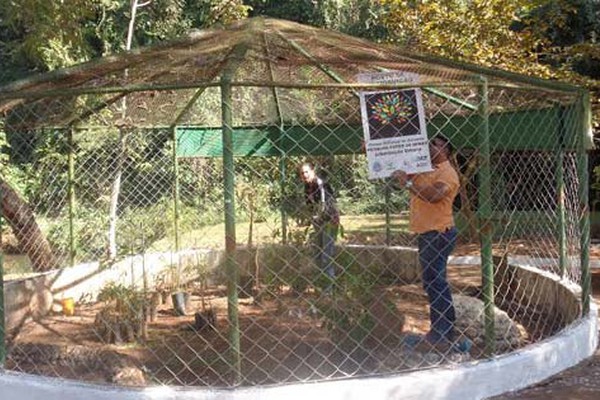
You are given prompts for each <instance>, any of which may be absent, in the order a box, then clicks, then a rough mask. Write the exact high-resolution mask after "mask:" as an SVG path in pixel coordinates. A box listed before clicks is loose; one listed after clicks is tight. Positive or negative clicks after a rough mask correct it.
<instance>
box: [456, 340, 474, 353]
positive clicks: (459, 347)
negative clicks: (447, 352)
mask: <svg viewBox="0 0 600 400" xmlns="http://www.w3.org/2000/svg"><path fill="white" fill-rule="evenodd" d="M471 347H473V342H471V341H470V340H469V339H467V338H461V339H459V340H458V341H456V342H455V343H454V346H452V349H453V350H455V351H457V352H459V353H468V352H469V351H471Z"/></svg>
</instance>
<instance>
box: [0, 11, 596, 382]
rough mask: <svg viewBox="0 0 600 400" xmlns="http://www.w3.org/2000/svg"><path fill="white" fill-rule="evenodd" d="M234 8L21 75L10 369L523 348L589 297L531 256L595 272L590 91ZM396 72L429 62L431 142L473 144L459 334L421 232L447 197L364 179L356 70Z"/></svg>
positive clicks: (375, 369)
mask: <svg viewBox="0 0 600 400" xmlns="http://www.w3.org/2000/svg"><path fill="white" fill-rule="evenodd" d="M284 28H285V29H284ZM237 29H240V30H237V31H235V35H233V36H232V37H228V39H227V40H228V42H227V43H228V44H227V45H226V46H225V45H223V46H221V44H220V42H219V40H218V38H216V37H214V36H211V35H212V34H210V35H208V36H206V41H204V42H201V43H197V42H195V41H194V40H192V39H189V40H188V41H183V42H181V43H179V44H178V45H177V46H176V47H174V48H173V49H171V50H170V51H167V50H165V49H162V48H159V49H158V50H156V51H157V52H156V53H152V52H150V53H148V54H151V55H154V56H156V58H155V59H153V61H152V63H150V64H144V63H143V62H142V61H143V55H144V54H145V53H143V52H142V53H140V54H137V55H134V54H130V55H127V56H126V59H124V60H122V61H123V64H121V63H118V62H116V61H115V60H113V61H111V62H108V61H106V62H105V63H102V62H101V63H100V64H99V66H98V67H102V68H104V69H106V70H107V71H103V70H102V71H100V70H94V71H87V70H85V69H83V70H76V71H74V72H73V74H74V75H73V76H72V82H74V83H75V82H78V83H79V84H83V83H86V82H87V84H89V85H92V86H93V90H92V88H91V87H90V86H87V87H84V88H80V89H81V92H79V93H75V92H69V93H57V92H52V93H46V94H44V95H41V94H39V93H37V94H36V95H35V96H34V95H32V94H31V93H29V94H22V93H21V95H19V94H18V93H16V94H15V93H11V94H10V95H6V96H8V97H7V100H6V99H5V102H4V103H1V104H2V107H3V108H2V109H3V110H4V111H5V112H6V118H5V119H4V126H3V131H2V132H0V133H1V134H2V138H5V140H6V145H4V147H3V149H2V155H3V156H5V157H4V158H1V159H0V161H1V162H2V166H3V173H2V179H1V181H0V183H1V184H2V187H1V190H2V196H3V207H4V209H3V214H4V217H5V218H4V221H6V223H4V224H3V225H2V229H3V232H2V233H3V234H2V251H3V253H7V254H6V257H5V259H6V260H8V261H5V262H4V263H3V265H4V269H5V270H7V272H8V280H5V283H4V285H5V293H7V292H9V293H10V296H8V295H7V296H6V299H7V303H6V305H5V307H4V312H5V315H6V321H7V323H6V327H5V330H4V331H5V333H6V334H7V335H6V336H7V350H8V355H7V358H6V364H5V366H6V368H8V369H11V370H15V371H22V372H28V373H34V374H42V375H51V376H58V377H62V378H73V379H83V380H90V381H97V382H111V383H116V384H120V385H155V384H171V385H183V386H191V385H199V386H210V387H229V386H238V385H271V384H278V383H282V382H296V381H309V380H310V381H315V380H324V379H330V378H341V377H352V376H367V375H369V376H370V375H381V374H388V373H396V372H403V371H410V370H415V369H423V368H430V367H432V366H438V365H447V364H452V363H459V362H462V361H466V360H471V359H477V358H485V357H487V356H491V355H494V354H500V353H503V352H507V351H510V350H514V349H517V348H520V347H522V346H524V345H526V344H528V343H531V342H534V341H537V340H540V339H543V338H546V337H548V336H549V335H552V334H554V333H555V332H557V331H559V330H561V329H563V328H564V327H565V326H567V325H568V324H569V323H571V322H573V320H574V318H575V316H576V315H579V314H580V312H581V310H580V305H579V304H578V303H577V300H574V301H573V300H572V299H571V302H574V304H573V305H572V306H570V305H569V306H563V307H562V308H561V307H558V306H557V305H556V304H557V300H556V299H557V298H559V299H561V300H559V301H563V298H564V299H568V298H569V297H568V296H569V294H568V293H567V292H561V291H560V290H558V289H553V286H551V285H549V284H548V283H547V280H544V279H541V278H539V279H538V278H536V276H537V275H535V276H528V275H526V274H527V273H528V272H527V271H533V270H535V271H537V272H536V273H539V274H541V276H544V277H553V279H554V278H556V279H563V280H564V281H565V282H569V283H574V284H582V281H583V279H582V277H583V276H584V273H585V271H583V270H582V267H583V266H582V264H581V262H580V255H581V253H582V251H583V250H584V249H582V247H581V243H582V241H581V237H582V235H583V232H582V229H581V226H582V225H581V218H582V216H583V215H584V213H583V212H582V204H581V189H580V187H581V185H582V180H583V179H582V178H581V173H578V172H577V169H578V168H580V165H581V161H580V160H579V158H580V157H581V155H579V156H578V154H577V153H576V151H577V150H578V148H579V147H578V146H579V145H580V142H579V141H580V140H581V139H579V135H580V131H581V126H580V121H581V115H580V112H581V111H580V109H579V108H577V103H576V101H578V100H579V98H578V97H577V96H575V95H571V94H568V93H566V94H565V92H560V91H555V90H546V91H544V89H541V88H539V87H538V88H536V89H535V90H534V89H533V87H528V86H527V85H521V84H510V85H509V84H508V83H509V82H507V81H506V79H505V78H503V79H490V80H489V88H488V86H487V83H486V84H484V83H485V82H483V81H481V80H479V78H478V77H474V76H473V74H472V72H470V71H467V70H460V69H452V68H449V67H444V66H440V65H434V64H425V63H422V62H420V61H419V62H417V61H415V60H414V59H411V58H410V57H408V56H401V55H397V54H396V53H385V52H384V50H383V49H377V50H376V49H375V48H374V47H371V46H374V45H370V44H367V43H365V42H362V41H356V40H354V39H352V40H351V42H350V43H352V46H351V47H349V48H350V50H347V48H346V47H340V46H339V43H340V42H339V41H340V40H342V37H341V36H340V35H338V34H331V33H327V34H323V35H320V36H318V37H313V36H309V37H307V36H303V33H302V32H303V31H302V29H300V28H298V27H296V26H295V25H292V26H291V27H287V28H286V26H280V25H279V23H274V24H273V25H269V26H268V29H267V30H266V31H264V32H262V33H261V34H260V35H256V40H253V41H244V40H246V38H247V34H246V33H244V32H243V30H241V28H239V27H238V28H237ZM286 29H288V30H286ZM311 29H312V28H311ZM252 32H253V33H254V34H255V33H256V32H254V31H252ZM310 32H312V30H310ZM284 33H285V34H284ZM236 35H237V36H236ZM238 36H239V37H238ZM309 38H310V40H309ZM238 40H242V45H239V42H237V41H238ZM349 40H350V39H349ZM315 43H317V44H318V46H317V45H316V44H315ZM231 48H233V50H231ZM194 49H195V51H197V52H199V53H194V52H193V51H192V50H194ZM290 49H294V51H293V52H291V51H290ZM386 51H387V50H386ZM203 52H205V53H203ZM340 52H342V53H343V54H346V52H349V53H348V54H346V56H347V57H350V54H354V55H353V56H352V57H350V58H352V61H351V62H347V63H343V64H342V63H340V62H339V58H338V57H337V56H340V54H342V53H340ZM198 54H201V55H198ZM202 54H203V55H202ZM332 55H336V57H332ZM365 57H366V58H367V59H366V60H365ZM127 60H128V62H125V61H127ZM336 60H337V61H336ZM134 61H135V62H134ZM137 62H139V63H140V65H143V68H142V67H140V69H136V67H135V65H136V63H137ZM213 62H217V63H218V64H219V66H218V67H216V66H214V65H213V64H212V63H213ZM161 63H166V64H168V65H169V68H170V69H169V70H168V71H163V72H162V73H161V72H160V71H158V70H156V71H155V72H154V73H153V74H150V75H151V77H150V79H151V80H150V81H148V82H153V81H154V82H155V85H156V86H155V87H140V86H139V85H141V84H148V82H147V81H146V80H145V78H144V77H145V76H150V75H148V73H149V71H151V70H154V69H159V67H160V65H161ZM193 65H196V66H198V67H199V68H200V67H201V68H200V69H201V70H202V72H197V74H198V75H196V73H193V74H192V75H193V76H189V77H188V78H189V79H190V80H189V81H186V80H185V76H187V75H186V74H187V72H186V71H187V70H188V69H189V68H190V66H193ZM125 67H126V73H125V72H124V70H123V69H119V68H125ZM390 69H391V70H405V71H410V72H413V73H417V74H421V75H422V82H419V83H417V84H415V85H416V86H418V87H419V88H420V89H421V91H422V96H423V98H422V100H423V109H424V112H425V115H424V120H425V124H426V130H427V134H428V137H429V140H430V142H432V143H433V142H434V141H435V138H436V137H438V135H440V134H441V135H444V136H445V137H446V138H447V139H448V140H449V143H450V144H451V145H452V147H454V149H455V151H453V152H452V154H451V156H450V157H449V158H450V164H449V165H450V167H449V168H452V169H453V170H454V171H456V174H457V180H458V184H457V191H456V199H455V200H454V201H453V204H452V212H453V214H454V219H453V221H454V224H453V225H455V227H456V232H457V242H456V246H453V248H452V249H449V248H448V249H447V251H446V249H444V250H443V251H445V252H450V250H451V254H452V257H450V260H449V264H448V266H447V268H446V267H445V266H444V268H442V270H441V272H442V274H443V275H444V276H443V280H444V281H445V280H447V281H448V282H449V288H450V292H451V303H450V304H451V306H452V309H453V312H452V314H453V315H454V316H453V317H452V321H446V322H448V323H450V325H451V326H452V328H453V336H452V338H451V339H452V340H449V341H441V342H435V341H431V340H430V338H431V336H430V335H429V336H428V334H427V333H428V332H430V331H431V330H432V327H431V318H430V316H431V315H432V314H431V308H432V304H433V303H434V302H437V301H438V296H437V293H435V291H433V292H432V291H431V290H432V289H431V287H428V285H427V284H425V285H424V284H423V276H424V275H422V271H423V268H422V267H423V265H422V264H423V258H422V254H420V253H419V251H418V250H417V248H418V247H420V246H421V245H420V241H421V240H422V235H415V233H414V232H412V231H411V229H410V219H411V218H412V217H414V215H413V212H414V208H413V207H411V202H412V201H414V199H415V198H416V197H417V198H419V197H420V198H427V196H429V195H426V194H424V193H420V192H419V190H417V189H418V186H417V187H416V188H415V189H412V190H406V189H403V188H402V187H400V186H402V185H399V184H398V182H397V181H396V180H394V179H380V180H372V179H369V178H368V175H369V171H368V170H367V157H366V156H365V154H364V152H363V151H362V149H361V146H362V141H363V137H364V136H363V127H362V122H361V117H360V102H359V92H358V91H357V90H359V89H361V90H362V89H364V87H361V88H359V87H358V85H357V84H356V75H357V74H358V73H363V72H373V71H382V70H390ZM82 71H83V72H82ZM85 71H87V72H86V73H84V72H85ZM221 73H223V79H222V80H221V81H215V79H217V77H219V76H221ZM199 81H201V83H197V82H199ZM40 82H42V83H39V82H38V84H40V85H42V86H44V85H45V84H44V83H43V82H44V81H43V79H42V80H41V81H40ZM115 82H116V83H119V84H123V85H124V86H127V85H134V86H135V85H138V87H134V86H128V88H127V89H126V90H124V89H121V88H119V87H118V86H111V85H116V84H115ZM189 82H196V84H195V86H194V84H190V83H189ZM67 83H68V82H67ZM47 84H48V85H49V83H47ZM53 84H54V85H56V86H52V87H51V88H52V89H56V87H59V88H60V87H63V86H61V85H65V84H66V83H65V81H61V80H58V81H54V83H53ZM384 86H385V85H384ZM25 87H26V88H27V87H28V86H25ZM63 88H64V89H65V90H67V91H68V90H73V87H69V88H66V87H63ZM99 88H104V89H105V90H106V91H105V92H103V91H102V90H99ZM405 88H406V86H400V87H398V88H396V89H398V90H400V89H405ZM392 89H394V88H393V87H390V85H388V86H386V87H383V88H382V87H377V86H376V85H374V86H373V87H372V88H370V89H369V90H392ZM486 89H489V90H486ZM578 157H579V158H578ZM435 166H436V167H437V164H436V165H435ZM307 169H308V170H307ZM5 171H6V172H5ZM307 171H308V172H307ZM310 173H314V174H316V176H317V177H318V178H320V181H319V182H320V183H319V185H321V186H322V188H323V189H322V190H323V191H319V192H318V196H323V198H322V199H321V197H318V198H315V196H316V195H315V193H317V192H314V191H313V189H311V186H310V185H309V184H308V183H307V182H306V179H304V181H303V176H304V175H303V174H310ZM321 186H318V190H321ZM320 200H323V204H325V203H326V206H327V207H329V208H328V214H327V218H325V219H322V217H323V216H324V215H323V214H322V213H320V211H319V209H320V207H325V206H324V205H323V204H321V202H320ZM450 200H452V199H450ZM430 202H432V203H434V202H435V201H433V200H432V201H430ZM315 209H317V211H315ZM421 233H422V232H421ZM486 243H488V244H489V246H488V247H489V249H487V250H486V248H487V247H486V246H487V244H486ZM488 250H489V251H488ZM434 257H438V254H434ZM15 260H20V261H21V263H22V264H23V265H22V268H21V270H20V271H16V268H15V267H14V266H13V265H14V264H15V263H16V261H15ZM516 265H521V266H525V267H524V268H517V267H516ZM44 271H49V272H47V273H44V274H40V272H44ZM424 289H427V291H426V290H424ZM445 296H448V295H445ZM448 298H449V297H448ZM563 302H564V303H568V304H570V302H569V301H568V300H564V301H563ZM568 307H571V309H568ZM565 310H567V311H565ZM443 311H446V310H443ZM443 315H449V314H446V313H444V314H443ZM442 318H445V317H442Z"/></svg>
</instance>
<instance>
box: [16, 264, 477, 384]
mask: <svg viewBox="0 0 600 400" xmlns="http://www.w3.org/2000/svg"><path fill="white" fill-rule="evenodd" d="M475 274H476V271H470V272H469V271H467V269H466V268H465V269H463V270H462V271H461V272H456V273H454V274H453V275H454V276H453V277H452V279H453V280H454V281H456V282H457V284H459V285H462V286H461V287H467V286H469V285H470V282H469V280H470V279H475V277H474V276H473V275H475ZM463 275H464V276H463ZM380 290H381V291H385V292H386V293H385V296H386V299H390V300H391V301H393V303H394V304H395V305H396V309H395V311H389V310H388V309H387V308H386V306H385V305H384V304H383V303H381V304H378V303H377V302H375V303H374V304H373V307H375V308H376V309H372V310H371V312H372V313H373V314H374V315H378V317H379V319H378V322H377V324H376V325H375V327H373V335H372V337H371V336H368V337H367V338H366V339H365V340H364V342H363V345H364V349H358V350H357V346H356V343H355V342H353V341H352V340H349V339H348V340H346V341H344V339H342V338H343V337H345V336H346V335H345V334H346V333H345V332H335V331H330V330H328V329H327V327H326V326H325V321H326V320H325V319H324V318H322V314H321V307H323V306H324V305H327V307H328V308H327V309H329V310H331V309H332V307H333V308H335V307H336V305H335V302H336V301H337V300H335V299H332V298H323V299H320V300H319V299H316V298H314V297H313V296H311V294H310V293H305V294H304V295H303V296H302V297H299V296H297V295H295V294H294V293H291V292H284V293H282V294H281V295H280V296H278V297H277V298H276V299H264V300H262V301H261V302H260V303H259V304H257V303H256V302H255V301H254V300H253V299H252V298H248V299H241V300H240V307H239V321H240V330H241V337H240V347H241V349H242V357H241V363H242V371H243V375H244V379H245V380H244V382H243V384H252V385H256V384H273V383H278V382H296V381H307V380H322V379H329V378H341V377H345V376H355V375H357V374H376V373H389V372H397V371H401V370H407V369H410V368H414V367H428V366H434V365H439V364H441V363H444V362H452V361H460V360H457V359H456V357H454V358H452V357H445V356H444V354H442V353H441V352H437V353H435V354H424V353H423V351H421V350H419V351H415V350H412V349H406V348H404V347H403V346H405V345H404V344H403V340H402V339H403V337H404V334H397V333H398V332H405V333H406V334H409V333H410V334H415V333H416V334H422V333H424V332H426V331H427V330H428V329H429V326H428V325H429V322H428V319H427V315H428V314H427V299H426V297H425V295H424V294H423V293H422V290H421V289H420V287H418V286H417V285H403V286H386V287H385V288H381V289H380ZM204 301H205V305H206V304H210V307H211V309H212V310H213V312H214V314H215V315H216V324H215V326H214V328H212V329H211V328H210V327H209V328H205V329H202V330H197V329H194V315H193V312H192V313H190V314H189V315H185V316H177V315H175V312H174V311H173V308H172V306H171V305H169V304H165V305H161V306H160V307H159V309H158V316H157V318H156V320H155V321H154V322H150V323H149V324H148V329H147V331H148V336H147V339H146V340H145V342H144V344H143V345H134V344H130V345H120V346H116V345H105V344H102V343H101V341H100V340H99V339H100V338H99V337H98V335H97V333H96V331H95V330H94V319H95V316H96V314H97V313H98V312H99V311H100V309H101V308H102V307H103V304H102V303H96V304H89V305H78V306H77V309H76V313H75V315H73V316H69V317H66V316H63V315H60V314H54V315H49V316H46V317H44V318H43V319H40V320H37V321H33V322H31V323H28V324H27V325H25V326H23V327H22V328H21V329H20V331H19V332H18V334H17V335H16V336H14V337H12V338H11V340H10V347H9V355H8V359H7V364H6V366H7V368H8V369H13V370H18V371H23V372H28V373H33V374H41V375H49V376H59V377H63V378H71V379H78V380H87V381H92V382H104V383H106V382H112V383H118V384H124V385H148V384H153V382H156V383H160V384H171V385H202V386H203V385H209V386H228V385H231V383H232V382H233V379H234V376H233V371H232V369H231V368H230V367H229V366H228V363H227V360H228V353H227V351H228V350H227V349H228V341H227V338H228V332H227V329H228V326H227V308H226V305H227V298H226V297H225V290H224V288H217V289H213V290H212V291H210V292H209V293H206V296H205V299H204ZM325 303H327V304H325ZM188 306H189V307H188V310H202V301H201V298H200V297H199V296H197V295H193V296H192V297H191V300H190V304H188ZM345 306H346V305H343V304H340V307H345ZM444 351H445V350H444ZM428 352H431V351H430V350H428ZM481 353H482V349H479V348H475V347H474V348H473V349H471V354H473V355H474V356H476V355H477V354H481ZM464 357H471V355H470V354H466V355H464ZM115 364H116V365H115ZM127 368H130V369H132V368H133V369H135V368H137V369H139V370H141V371H143V375H144V376H146V377H150V378H151V379H150V381H148V380H147V378H142V377H141V375H140V374H139V373H137V374H134V376H133V377H131V376H130V377H128V379H124V380H123V379H119V378H117V377H116V376H117V375H119V374H121V373H122V370H124V369H127Z"/></svg>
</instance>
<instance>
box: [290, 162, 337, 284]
mask: <svg viewBox="0 0 600 400" xmlns="http://www.w3.org/2000/svg"><path fill="white" fill-rule="evenodd" d="M299 172H300V178H301V179H302V181H303V182H304V195H305V198H306V204H307V205H308V206H309V207H310V208H311V222H312V226H313V228H314V230H315V245H316V247H317V255H316V262H317V265H318V266H319V267H320V268H321V270H322V271H323V272H324V273H325V275H326V276H327V277H328V278H329V279H330V280H331V283H333V279H334V278H335V268H334V263H333V259H334V253H335V238H336V236H337V231H338V227H339V224H340V213H339V211H338V209H337V204H336V200H335V196H334V194H333V190H332V189H331V186H330V185H329V184H328V183H327V182H325V181H323V179H321V178H320V177H319V176H317V174H316V172H315V167H314V165H313V164H312V163H309V162H306V163H303V164H302V165H301V166H300V168H299ZM327 290H328V291H329V290H331V284H330V285H328V288H327Z"/></svg>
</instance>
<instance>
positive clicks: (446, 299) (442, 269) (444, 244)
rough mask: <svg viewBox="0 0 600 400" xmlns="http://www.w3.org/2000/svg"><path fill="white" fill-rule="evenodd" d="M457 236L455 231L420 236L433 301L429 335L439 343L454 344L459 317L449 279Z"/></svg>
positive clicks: (426, 283)
mask: <svg viewBox="0 0 600 400" xmlns="http://www.w3.org/2000/svg"><path fill="white" fill-rule="evenodd" d="M456 236H457V231H456V228H454V227H452V228H450V229H448V230H446V231H445V232H438V231H429V232H425V233H422V234H420V235H419V236H418V245H419V262H420V263H421V268H422V279H423V288H424V289H425V291H426V292H427V296H428V297H429V319H430V320H431V330H430V334H429V335H430V336H431V337H432V338H436V339H449V340H452V338H453V336H454V322H455V320H456V316H455V314H454V305H453V304H452V294H451V292H450V285H448V280H447V278H446V265H447V263H448V256H450V253H451V252H452V250H453V249H454V246H455V244H456Z"/></svg>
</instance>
